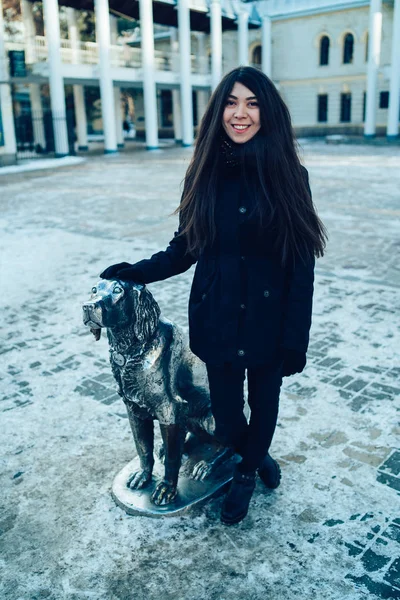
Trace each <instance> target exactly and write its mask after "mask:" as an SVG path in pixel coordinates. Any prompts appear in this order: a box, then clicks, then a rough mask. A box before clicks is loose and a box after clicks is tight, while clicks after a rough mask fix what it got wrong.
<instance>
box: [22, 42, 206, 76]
mask: <svg viewBox="0 0 400 600" xmlns="http://www.w3.org/2000/svg"><path fill="white" fill-rule="evenodd" d="M19 46H20V44H19ZM22 48H23V46H21V49H22ZM10 49H11V48H10ZM26 50H27V52H26V59H27V62H28V63H37V62H45V61H47V56H48V48H47V40H46V38H45V37H44V36H39V35H37V36H35V38H34V39H30V40H27V41H26ZM60 54H61V60H62V62H63V63H67V64H77V65H79V64H81V65H97V64H98V63H99V52H98V45H97V43H96V42H78V43H77V44H76V46H73V45H72V43H71V41H70V40H65V39H62V40H61V44H60ZM110 55H111V65H112V66H113V67H130V68H141V67H142V50H141V48H136V47H135V48H134V47H132V46H128V45H127V44H123V45H121V44H119V45H112V46H111V47H110ZM154 61H155V68H156V70H158V71H178V70H179V54H177V53H173V52H165V51H163V50H155V51H154ZM191 69H192V73H199V74H204V75H206V74H208V73H209V72H210V66H209V59H208V58H207V57H198V56H195V55H192V56H191Z"/></svg>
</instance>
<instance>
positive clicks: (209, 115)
mask: <svg viewBox="0 0 400 600" xmlns="http://www.w3.org/2000/svg"><path fill="white" fill-rule="evenodd" d="M177 212H179V218H180V225H179V230H178V232H176V233H175V236H174V238H173V240H172V241H171V242H170V244H169V246H168V248H167V249H166V250H165V251H163V252H159V253H157V254H154V255H153V256H152V257H151V258H150V259H148V260H142V261H140V262H138V263H136V264H134V265H130V264H129V263H119V264H117V265H112V266H111V267H108V268H107V269H106V270H105V271H104V272H103V273H102V274H101V277H103V278H106V279H114V278H116V279H122V280H132V281H135V282H138V283H151V282H154V281H159V280H162V279H167V278H168V277H171V276H173V275H177V274H178V273H182V272H184V271H186V270H188V269H189V268H190V266H191V265H193V264H194V263H195V262H197V265H196V271H195V275H194V279H193V283H192V288H191V293H190V299H189V337H190V347H191V349H192V351H193V352H194V353H195V354H196V355H197V356H198V357H200V359H201V360H203V361H204V362H205V363H206V366H207V373H208V378H209V384H210V396H211V405H212V411H213V414H214V417H215V422H216V437H217V438H218V439H220V440H221V441H222V442H223V443H225V444H226V445H230V446H232V447H233V448H234V449H235V451H236V452H237V453H238V454H240V455H241V456H242V461H241V462H240V463H239V464H238V465H237V467H236V470H235V473H234V477H233V481H232V484H231V487H230V489H229V491H228V494H227V496H226V497H225V500H224V503H223V507H222V513H221V520H222V521H223V522H224V523H227V524H232V523H237V522H239V521H241V520H242V519H243V518H244V517H245V516H246V514H247V511H248V507H249V503H250V499H251V496H252V493H253V490H254V487H255V480H256V472H257V471H258V474H259V476H260V478H261V479H262V481H263V482H264V483H265V485H266V486H267V487H269V488H275V487H277V486H278V485H279V482H280V469H279V465H278V463H277V462H276V461H275V460H274V459H273V458H272V457H271V456H270V455H269V454H268V449H269V447H270V444H271V441H272V437H273V434H274V430H275V427H276V422H277V416H278V403H279V392H280V387H281V383H282V376H288V375H293V374H294V373H300V372H301V371H302V370H303V369H304V366H305V364H306V351H307V346H308V339H309V329H310V325H311V307H312V295H313V279H314V257H315V256H322V255H323V251H324V247H325V241H326V234H325V229H324V226H323V225H322V223H321V221H320V220H319V218H318V216H317V215H316V212H315V209H314V206H313V203H312V200H311V192H310V188H309V185H308V175H307V171H306V169H305V168H304V167H302V166H301V164H300V162H299V159H298V156H297V153H296V149H295V142H294V138H293V132H292V127H291V121H290V115H289V112H288V109H287V107H286V105H285V104H284V102H283V100H282V99H281V97H280V95H279V93H278V92H277V90H276V89H275V87H274V85H273V84H272V82H271V81H270V80H269V79H268V77H266V75H264V74H263V73H262V72H260V71H258V70H256V69H254V68H252V67H239V68H237V69H234V70H233V71H231V72H230V73H228V74H227V75H226V76H225V77H224V78H223V79H222V81H221V83H220V84H219V86H218V87H217V89H216V90H215V92H214V93H213V95H212V97H211V100H210V102H209V105H208V107H207V110H206V113H205V115H204V117H203V119H202V122H201V125H200V129H199V134H198V138H197V142H196V147H195V151H194V155H193V159H192V161H191V163H190V166H189V168H188V170H187V172H186V176H185V180H184V191H183V195H182V199H181V202H180V206H179V207H178V209H177ZM246 371H247V378H248V391H249V394H248V403H249V406H250V409H251V417H250V421H249V423H247V420H246V418H245V416H244V414H243V408H244V399H243V382H244V379H245V372H246Z"/></svg>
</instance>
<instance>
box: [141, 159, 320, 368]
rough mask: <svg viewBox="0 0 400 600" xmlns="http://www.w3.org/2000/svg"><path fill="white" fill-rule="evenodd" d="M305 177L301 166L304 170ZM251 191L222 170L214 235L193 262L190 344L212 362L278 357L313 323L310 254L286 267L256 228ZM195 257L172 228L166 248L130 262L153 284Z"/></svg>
mask: <svg viewBox="0 0 400 600" xmlns="http://www.w3.org/2000/svg"><path fill="white" fill-rule="evenodd" d="M304 175H305V177H307V182H308V174H307V170H306V169H305V168H304ZM254 202H255V199H254V196H253V195H252V194H251V193H248V192H247V193H244V185H243V184H242V182H241V179H240V178H239V177H238V175H237V169H229V168H225V169H224V170H223V175H222V177H221V181H220V186H219V189H218V195H217V207H216V213H215V219H216V230H217V238H216V242H215V244H213V247H212V248H207V249H206V250H205V251H204V252H203V253H202V255H201V256H200V258H199V259H198V260H197V265H196V271H195V274H194V278H193V283H192V288H191V292H190V298H189V339H190V348H191V350H192V351H193V352H194V354H196V355H197V356H198V357H199V358H200V359H201V360H203V361H204V362H206V363H210V364H222V363H224V362H233V363H235V364H241V365H243V366H246V367H250V366H256V365H260V364H266V363H272V362H274V363H275V361H277V360H279V359H280V353H281V349H282V348H288V349H291V350H297V351H299V352H306V350H307V347H308V340H309V330H310V326H311V310H312V296H313V281H314V262H315V261H314V259H312V260H310V261H308V262H307V263H304V262H303V261H301V260H300V259H299V260H297V261H296V263H295V264H294V266H292V267H290V268H289V267H288V268H286V269H284V268H283V267H282V266H281V264H280V260H279V257H278V256H277V255H276V253H274V251H273V242H272V239H271V237H272V236H271V232H270V234H268V232H266V233H265V234H263V235H262V236H260V235H259V234H258V228H257V221H256V219H255V218H254V217H252V216H251V213H252V209H253V206H254ZM195 262H196V258H194V257H193V256H191V255H190V254H187V253H186V241H185V237H184V236H182V235H180V234H179V231H178V232H176V233H175V236H174V238H173V239H172V240H171V242H170V243H169V246H168V248H167V249H166V250H165V251H163V252H158V253H157V254H154V255H153V256H152V257H151V258H150V259H147V260H142V261H139V262H138V263H135V264H134V265H133V267H134V269H135V271H136V270H137V273H138V276H137V281H138V282H139V281H140V282H143V283H152V282H154V281H159V280H162V279H167V278H168V277H171V276H173V275H177V274H178V273H183V272H184V271H187V270H188V269H189V268H190V267H191V266H192V265H193V264H194V263H195Z"/></svg>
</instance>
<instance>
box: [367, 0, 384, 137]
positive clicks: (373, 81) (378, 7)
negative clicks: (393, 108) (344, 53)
mask: <svg viewBox="0 0 400 600" xmlns="http://www.w3.org/2000/svg"><path fill="white" fill-rule="evenodd" d="M368 37H369V40H368V42H369V43H368V67H367V106H366V114H365V126H364V135H365V137H374V136H375V133H376V110H377V84H378V70H379V64H380V58H381V37H382V0H371V4H370V7H369V36H368Z"/></svg>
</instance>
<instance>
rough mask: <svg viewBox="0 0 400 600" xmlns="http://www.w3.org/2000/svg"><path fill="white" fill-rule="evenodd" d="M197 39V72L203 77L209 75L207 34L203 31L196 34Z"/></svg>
mask: <svg viewBox="0 0 400 600" xmlns="http://www.w3.org/2000/svg"><path fill="white" fill-rule="evenodd" d="M196 39H197V72H198V73H201V74H202V75H206V74H207V73H208V56H207V48H206V34H205V33H204V32H202V31H197V32H196Z"/></svg>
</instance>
